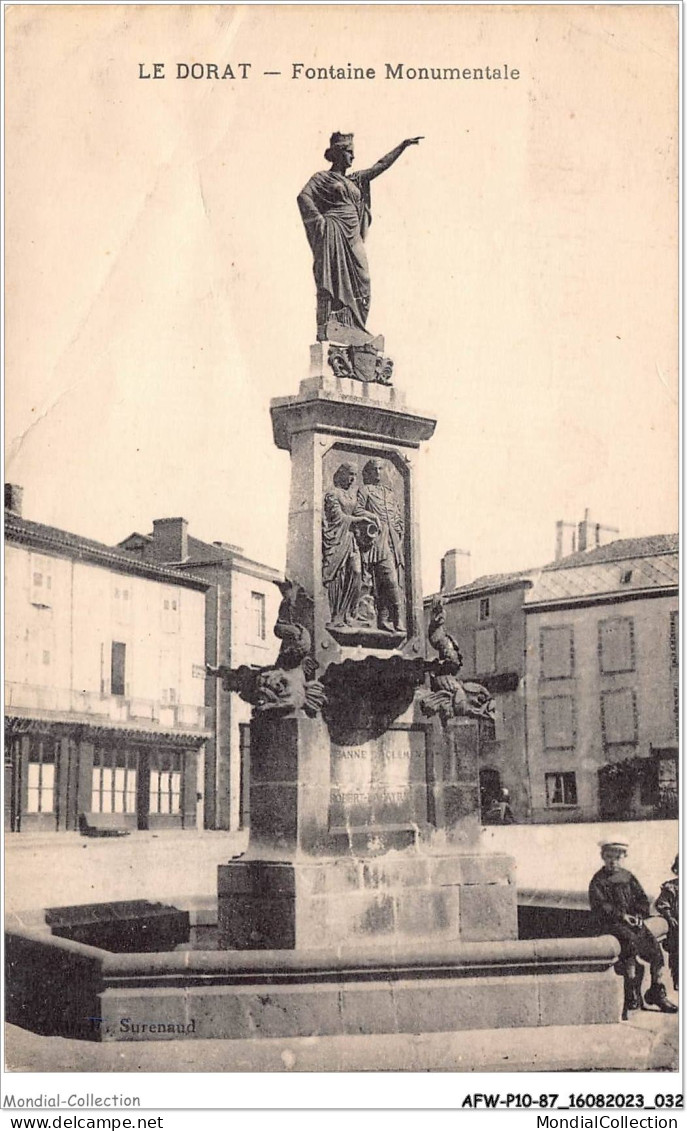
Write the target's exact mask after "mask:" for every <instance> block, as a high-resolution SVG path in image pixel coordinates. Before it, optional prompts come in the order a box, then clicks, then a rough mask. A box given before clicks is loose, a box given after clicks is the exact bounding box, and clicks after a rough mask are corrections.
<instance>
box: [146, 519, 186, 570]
mask: <svg viewBox="0 0 687 1131" xmlns="http://www.w3.org/2000/svg"><path fill="white" fill-rule="evenodd" d="M152 552H153V558H154V560H155V561H156V562H185V561H186V559H187V557H188V522H187V521H186V519H185V518H156V519H155V520H154V522H153V545H152Z"/></svg>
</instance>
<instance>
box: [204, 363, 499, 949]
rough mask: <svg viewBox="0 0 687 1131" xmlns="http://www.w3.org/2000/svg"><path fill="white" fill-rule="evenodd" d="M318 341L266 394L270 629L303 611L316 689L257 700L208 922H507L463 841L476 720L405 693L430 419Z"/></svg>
mask: <svg viewBox="0 0 687 1131" xmlns="http://www.w3.org/2000/svg"><path fill="white" fill-rule="evenodd" d="M328 346H329V343H327V342H323V343H318V345H317V346H315V347H313V350H312V365H313V370H314V373H315V375H314V376H311V377H310V378H308V379H307V380H305V381H303V382H301V386H300V391H299V393H298V396H295V397H284V398H280V399H278V400H275V401H273V402H272V405H271V414H272V423H273V428H274V440H275V443H276V445H277V447H279V448H283V449H285V450H287V451H288V452H289V453H290V455H291V500H290V511H289V523H288V531H289V533H288V547H287V561H286V576H287V578H288V579H289V581H290V582H291V583H295V585H296V586H297V587H298V588H297V589H296V588H294V587H292V589H291V590H290V592H291V593H292V594H294V596H293V600H292V602H291V603H290V604H289V605H288V609H287V611H286V612H284V613H283V614H282V616H288V617H289V618H290V619H289V620H288V621H284V620H282V621H280V629H279V631H280V633H282V631H283V629H282V627H281V626H283V625H284V624H285V625H286V627H287V631H288V628H289V625H297V626H302V629H305V630H306V631H305V638H306V639H307V640H308V645H309V647H310V655H311V657H312V659H313V660H314V661H315V663H316V665H317V679H318V680H319V681H321V684H322V689H323V693H324V694H325V695H326V705H325V706H324V708H323V710H322V714H321V716H320V715H319V714H318V715H317V717H307V713H306V709H302V710H300V711H299V710H292V711H291V713H290V714H286V713H285V712H283V711H278V710H265V711H264V713H261V710H260V707H258V710H257V711H256V714H255V716H254V719H253V722H252V723H251V783H250V791H251V800H250V812H251V840H250V849H249V852H248V855H247V856H246V857H244V859H242V860H239V861H234V862H232V863H230V864H227V865H221V866H220V868H219V878H218V893H219V895H218V901H219V912H218V913H219V928H220V937H221V940H222V943H223V945H224V946H225V947H227V948H231V949H252V950H258V949H267V950H290V949H295V950H296V951H312V950H315V949H319V948H329V949H332V948H333V949H336V950H347V949H348V948H356V947H358V948H359V947H361V946H362V945H363V944H366V945H371V946H373V947H374V946H381V947H384V948H386V950H387V951H388V950H389V948H392V949H397V948H398V947H408V946H411V947H417V948H419V949H420V950H422V948H426V947H428V946H430V945H432V944H437V943H443V942H449V943H453V942H455V943H456V944H458V943H463V942H481V941H495V940H507V939H509V940H512V939H515V938H516V937H517V910H516V889H515V882H514V870H513V865H512V861H510V860H509V859H508V858H506V857H503V856H486V855H480V854H479V853H478V852H477V851H476V846H477V840H478V836H479V823H478V813H479V789H478V779H479V737H480V732H479V727H480V725H481V724H479V723H478V722H476V721H475V720H472V719H466V718H453V719H448V720H447V718H446V717H444V718H443V720H440V718H439V717H436V716H435V717H433V718H427V717H426V716H425V715H424V714H423V713H422V711H421V709H420V701H421V698H422V696H423V694H424V693H425V692H426V690H427V688H426V657H425V625H424V617H423V605H422V588H421V573H420V547H419V526H418V513H417V484H416V460H417V456H418V452H419V448H420V445H421V444H422V443H423V442H424V441H426V440H428V439H429V438H430V437H431V436H432V434H433V432H434V427H435V423H436V422H435V421H434V420H433V419H432V418H431V417H428V416H425V415H423V414H421V413H418V412H415V411H414V410H412V409H410V408H408V407H407V406H406V405H405V402H404V399H403V397H402V396H401V394H399V392H398V391H397V390H396V389H394V388H393V387H390V386H386V385H382V384H379V383H376V382H375V381H372V380H370V381H357V380H353V379H350V378H340V377H334V376H326V375H325V374H324V373H323V369H324V366H325V364H326V356H325V352H324V351H325V350H326V349H328ZM346 571H348V572H346ZM351 593H353V594H355V599H353V598H352V597H350V594H351ZM302 629H301V628H299V629H298V632H300V633H301V637H302V636H303V632H302Z"/></svg>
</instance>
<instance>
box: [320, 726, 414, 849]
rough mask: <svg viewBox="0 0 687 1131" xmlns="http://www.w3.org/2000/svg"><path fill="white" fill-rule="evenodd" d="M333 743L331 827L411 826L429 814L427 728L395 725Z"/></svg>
mask: <svg viewBox="0 0 687 1131" xmlns="http://www.w3.org/2000/svg"><path fill="white" fill-rule="evenodd" d="M331 749H332V754H331V793H330V803H329V828H330V831H331V832H333V833H337V832H342V831H346V830H347V831H360V830H369V831H370V832H372V831H373V830H380V831H383V830H385V829H387V830H391V829H398V828H408V827H410V826H412V825H415V824H417V823H419V822H424V821H426V820H427V812H426V810H427V799H426V784H425V781H426V778H425V731H424V729H423V728H417V729H412V728H410V727H398V728H393V729H390V730H388V731H386V732H385V733H384V734H383V735H381V737H380V738H377V739H371V740H370V741H368V742H363V743H358V744H357V745H354V746H337V745H335V744H334V743H332V748H331Z"/></svg>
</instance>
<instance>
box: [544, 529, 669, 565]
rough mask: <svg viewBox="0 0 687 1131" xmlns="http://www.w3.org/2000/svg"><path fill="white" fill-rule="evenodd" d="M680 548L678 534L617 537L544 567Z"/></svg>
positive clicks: (666, 551)
mask: <svg viewBox="0 0 687 1131" xmlns="http://www.w3.org/2000/svg"><path fill="white" fill-rule="evenodd" d="M679 548H680V537H679V535H678V534H651V535H649V536H648V537H645V538H619V539H617V541H615V542H608V543H607V545H605V546H597V547H596V548H595V549H593V550H578V551H577V553H575V554H568V556H567V557H565V558H561V559H560V560H559V561H557V562H551V563H550V564H549V565H547V566H544V569H546V570H550V569H571V568H572V567H573V566H578V565H584V566H588V565H596V564H597V562H618V561H623V560H625V559H627V558H644V557H655V556H656V555H658V554H676V553H677V552H678V550H679Z"/></svg>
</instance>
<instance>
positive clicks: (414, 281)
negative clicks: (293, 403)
mask: <svg viewBox="0 0 687 1131" xmlns="http://www.w3.org/2000/svg"><path fill="white" fill-rule="evenodd" d="M6 19H7V32H6V50H7V61H6V84H7V104H6V111H7V125H6V240H7V247H6V334H7V337H6V356H5V364H6V392H5V396H6V472H5V475H6V480H9V481H10V482H13V483H18V484H20V485H22V486H23V487H24V492H25V494H24V514H25V516H26V517H27V518H31V519H35V520H37V521H41V522H46V523H49V524H52V525H55V526H59V527H62V528H64V529H66V530H70V531H74V532H77V533H80V534H83V535H85V536H87V537H91V538H95V539H98V540H101V541H103V542H106V543H110V544H112V543H116V542H118V541H120V540H121V539H122V538H124V537H125V536H126V535H127V534H129V533H130V532H131V531H134V530H137V531H141V532H147V531H150V530H151V528H152V520H153V519H154V518H161V517H168V516H174V515H183V516H184V517H186V518H187V519H188V520H189V523H190V531H191V533H193V534H194V535H195V536H196V537H199V538H202V539H205V540H208V541H214V540H222V541H226V542H231V543H235V544H238V545H240V546H242V547H244V549H245V552H246V553H247V554H248V555H249V556H251V557H253V558H255V559H257V560H260V561H264V562H265V563H267V564H270V565H273V566H275V567H277V568H283V566H284V558H285V549H286V521H287V511H288V492H289V473H290V468H289V456H288V453H286V452H282V451H278V450H277V449H276V448H275V446H274V444H273V441H272V434H271V424H270V417H269V402H270V399H271V398H273V397H281V396H286V395H295V394H296V393H297V391H298V386H299V382H300V381H301V380H302V379H303V378H305V377H307V376H308V359H309V346H310V344H311V343H312V342H313V341H314V338H315V328H314V321H315V319H314V314H315V295H314V283H313V279H312V264H311V258H310V252H309V248H308V245H307V242H306V239H305V234H304V231H303V228H302V225H301V221H300V217H299V213H298V209H297V206H296V196H297V194H298V192H299V190H300V189H301V187H302V186H303V185H304V183H305V182H306V181H307V180H308V178H309V177H310V176H311V175H312V173H314V172H315V171H317V170H318V169H322V168H325V167H326V163H325V161H324V158H323V151H324V149H325V148H326V145H327V141H328V138H329V134H330V133H331V132H332V131H333V130H341V131H345V132H353V133H354V134H355V147H356V162H355V165H354V168H364V167H365V166H366V165H369V164H371V163H372V162H373V161H374V160H376V159H377V158H379V157H380V156H382V155H383V154H384V153H386V152H387V151H388V150H390V149H391V148H392V147H393V146H394V145H396V144H397V143H398V142H399V141H401V140H402V139H403V138H405V137H413V136H416V135H424V140H423V141H422V142H421V143H420V145H419V146H417V147H413V148H411V149H409V150H407V151H406V152H405V153H404V154H403V155H402V156H401V158H400V159H399V161H398V162H397V163H396V164H395V165H394V166H393V168H392V169H390V170H389V171H388V172H387V173H385V174H384V175H383V176H382V177H380V178H378V179H377V180H375V181H374V183H373V185H372V215H373V222H372V226H371V228H370V232H369V235H368V241H367V250H368V256H369V261H370V272H371V278H372V307H371V311H370V317H369V322H368V328H369V329H370V330H372V331H373V332H374V333H382V334H384V335H385V338H386V352H387V353H388V354H389V355H390V356H391V357H392V358H394V361H395V371H394V383H395V384H396V385H398V386H399V387H400V388H402V389H403V390H404V391H405V393H406V397H407V401H408V403H409V404H410V405H411V406H413V407H415V408H417V409H418V410H419V411H421V412H423V413H426V414H429V415H432V416H435V417H436V419H437V421H438V423H437V428H436V433H435V436H434V438H433V439H432V441H431V442H430V443H429V444H427V445H426V446H425V448H424V450H423V453H422V457H421V459H420V461H419V470H418V474H419V477H420V481H419V494H420V507H421V545H422V566H423V580H424V589H425V591H426V592H430V591H433V590H435V589H437V588H438V585H439V560H440V558H441V555H442V554H443V553H444V552H445V551H446V550H447V549H449V548H451V547H459V548H461V549H463V550H470V551H471V555H472V569H473V575H474V576H477V575H479V574H484V573H494V572H500V571H507V570H512V569H520V568H528V567H533V566H537V565H541V564H544V563H545V562H547V561H550V560H551V559H552V557H553V553H554V533H555V529H554V528H555V522H556V520H557V519H565V520H570V521H579V520H580V519H581V518H582V517H583V514H584V510H585V508H589V509H590V512H591V516H592V518H593V519H594V520H596V521H600V522H602V523H603V524H606V525H610V526H613V527H617V528H619V530H620V532H621V534H622V536H624V537H631V536H634V535H643V534H652V533H667V532H670V531H674V530H676V529H677V513H678V510H677V508H678V479H677V442H678V438H677V265H678V260H677V216H678V213H677V142H678V138H677V61H678V58H677V10H676V8H675V7H660V6H659V7H651V6H627V7H625V6H620V7H613V6H567V7H562V6H559V7H557V6H531V5H530V6H528V5H522V6H518V5H514V6H498V5H493V6H492V5H487V6H467V5H456V6H453V7H450V6H444V7H432V6H427V7H423V6H421V5H412V6H407V7H393V6H391V7H389V6H381V7H359V6H349V5H345V6H339V7H327V8H325V7H318V6H307V7H289V6H284V7H277V6H258V7H253V8H248V7H236V8H235V7H231V6H220V5H188V6H180V7H178V6H172V5H139V6H135V5H131V6H130V5H112V6H98V5H91V6H88V7H70V6H61V5H57V6H52V7H50V6H24V7H22V6H18V7H15V8H10V9H8V11H7V13H6ZM154 62H162V63H164V65H165V66H164V70H165V77H164V78H163V79H161V80H157V81H155V80H150V79H142V78H140V77H139V74H140V73H141V66H142V67H143V73H149V70H150V65H151V64H153V63H154ZM180 62H181V63H188V64H190V63H193V62H204V63H215V64H217V65H218V67H219V69H220V71H221V70H223V69H224V67H225V66H226V64H227V63H229V64H230V65H231V66H232V69H234V72H235V74H236V76H237V77H236V78H235V79H234V80H231V79H227V80H219V81H218V80H214V79H207V78H203V79H199V80H193V79H191V78H189V79H177V78H176V77H175V75H176V71H177V64H178V63H180ZM241 62H250V63H251V68H250V71H249V77H248V78H247V79H245V80H244V79H240V78H238V74H239V67H238V64H239V63H241ZM294 62H303V63H304V64H305V65H306V66H315V67H323V66H324V67H326V66H329V65H330V64H333V65H335V66H345V65H346V64H348V63H351V64H352V65H354V66H363V67H365V68H368V67H373V68H375V70H376V72H377V77H376V78H375V79H374V80H364V81H343V80H332V79H326V80H325V79H320V80H311V81H309V80H307V79H305V78H300V79H293V78H292V77H291V74H292V64H293V63H294ZM399 62H403V63H404V66H405V67H421V66H426V67H460V68H465V67H469V68H475V67H480V66H481V67H485V66H487V65H490V66H492V67H497V66H498V67H502V66H503V64H505V63H507V64H508V66H509V68H510V69H511V70H512V69H513V68H515V69H517V70H518V71H519V73H520V77H519V78H518V79H510V80H508V81H505V80H503V81H486V80H485V81H482V82H480V81H477V80H475V81H471V80H467V79H465V80H464V79H461V80H453V81H451V80H446V81H440V80H434V81H432V80H429V81H423V80H417V79H416V80H411V79H403V80H396V79H386V78H385V77H384V75H385V64H386V63H390V64H391V65H392V66H394V67H396V66H397V64H398V63H399ZM264 71H281V74H280V75H272V76H267V75H265V74H264Z"/></svg>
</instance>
